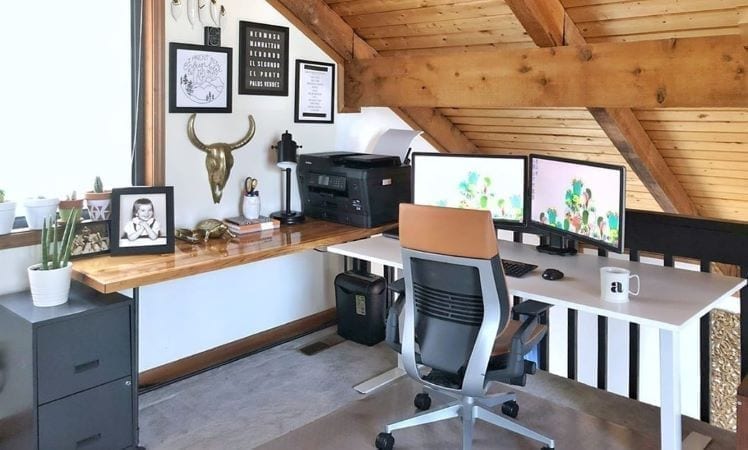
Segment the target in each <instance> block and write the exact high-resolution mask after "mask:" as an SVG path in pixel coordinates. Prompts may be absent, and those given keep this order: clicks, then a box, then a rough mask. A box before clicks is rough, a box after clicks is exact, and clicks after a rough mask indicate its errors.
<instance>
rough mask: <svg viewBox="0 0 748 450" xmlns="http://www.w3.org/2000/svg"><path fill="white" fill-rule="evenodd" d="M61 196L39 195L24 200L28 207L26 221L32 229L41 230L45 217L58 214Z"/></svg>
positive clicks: (24, 204)
mask: <svg viewBox="0 0 748 450" xmlns="http://www.w3.org/2000/svg"><path fill="white" fill-rule="evenodd" d="M59 203H60V199H59V198H45V197H37V198H30V199H27V200H24V202H23V206H24V207H25V208H26V222H28V224H29V228H31V229H32V230H41V229H42V225H43V223H44V219H46V218H47V217H50V216H54V215H55V214H57V205H58V204H59Z"/></svg>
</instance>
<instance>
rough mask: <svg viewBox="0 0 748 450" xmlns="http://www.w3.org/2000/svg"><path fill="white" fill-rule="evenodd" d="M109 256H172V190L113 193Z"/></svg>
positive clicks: (169, 187)
mask: <svg viewBox="0 0 748 450" xmlns="http://www.w3.org/2000/svg"><path fill="white" fill-rule="evenodd" d="M110 236H111V239H110V241H111V244H110V245H111V252H112V255H133V254H143V253H173V252H174V188H173V187H172V186H153V187H129V188H119V189H112V224H111V234H110Z"/></svg>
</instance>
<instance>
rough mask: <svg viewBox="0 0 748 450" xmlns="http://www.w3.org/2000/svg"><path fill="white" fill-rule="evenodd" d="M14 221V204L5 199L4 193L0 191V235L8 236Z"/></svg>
mask: <svg viewBox="0 0 748 450" xmlns="http://www.w3.org/2000/svg"><path fill="white" fill-rule="evenodd" d="M15 219H16V202H11V201H10V200H7V199H6V198H5V191H3V190H2V189H0V234H8V233H10V232H11V230H13V222H14V221H15Z"/></svg>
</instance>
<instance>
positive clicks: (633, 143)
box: [506, 0, 698, 215]
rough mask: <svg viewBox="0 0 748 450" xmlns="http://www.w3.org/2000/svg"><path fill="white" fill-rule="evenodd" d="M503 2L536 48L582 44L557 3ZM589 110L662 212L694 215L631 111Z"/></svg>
mask: <svg viewBox="0 0 748 450" xmlns="http://www.w3.org/2000/svg"><path fill="white" fill-rule="evenodd" d="M506 3H507V5H509V8H510V9H511V10H512V12H514V14H515V15H516V16H517V19H518V20H519V21H520V23H521V24H522V25H523V26H524V27H525V30H527V33H528V34H529V35H530V37H531V38H532V39H533V41H534V42H535V44H537V45H538V46H539V47H553V46H557V45H561V44H566V45H579V46H581V45H585V44H586V41H585V39H584V37H583V36H582V33H581V32H580V31H579V28H578V27H577V26H576V24H574V22H573V21H572V20H571V18H570V17H569V16H568V14H567V13H566V11H565V10H564V7H563V5H562V4H561V2H560V1H558V0H542V1H537V0H506ZM559 30H560V31H559ZM549 36H550V38H549ZM559 43H561V44H559ZM589 111H590V113H591V114H592V116H593V117H594V118H595V120H596V121H597V123H598V124H599V125H600V127H601V128H602V129H603V131H605V134H606V135H607V136H608V137H609V138H610V140H611V142H613V145H615V146H616V148H617V149H618V151H619V152H620V153H621V156H623V158H624V159H625V160H626V162H627V163H628V164H629V166H630V167H631V169H632V170H633V171H634V173H635V174H636V175H637V176H638V177H639V180H641V182H642V183H643V184H644V186H646V188H647V189H648V190H649V192H650V193H651V194H652V197H653V198H654V199H655V201H656V202H657V204H658V205H660V207H661V208H662V209H663V211H666V212H674V213H681V214H689V215H696V214H698V209H697V207H696V206H695V205H694V203H693V201H692V200H691V198H690V196H689V195H688V193H687V192H686V190H685V189H684V188H683V186H682V185H681V183H680V182H679V181H678V179H677V178H676V176H675V175H674V174H673V172H672V171H671V170H670V167H669V166H668V164H667V162H666V161H665V159H664V158H663V157H662V154H661V153H660V151H659V150H658V149H657V146H656V145H655V144H654V143H653V142H652V139H651V138H650V137H649V135H648V134H647V132H646V130H644V128H643V127H642V125H641V123H640V122H639V120H638V119H637V118H636V116H635V115H634V112H633V111H632V110H631V109H629V108H589Z"/></svg>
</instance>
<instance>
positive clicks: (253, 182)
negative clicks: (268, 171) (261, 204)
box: [244, 177, 257, 195]
mask: <svg viewBox="0 0 748 450" xmlns="http://www.w3.org/2000/svg"><path fill="white" fill-rule="evenodd" d="M256 187H257V178H252V177H247V178H245V179H244V190H245V191H246V192H247V195H250V194H252V193H253V192H254V191H255V188H256Z"/></svg>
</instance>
